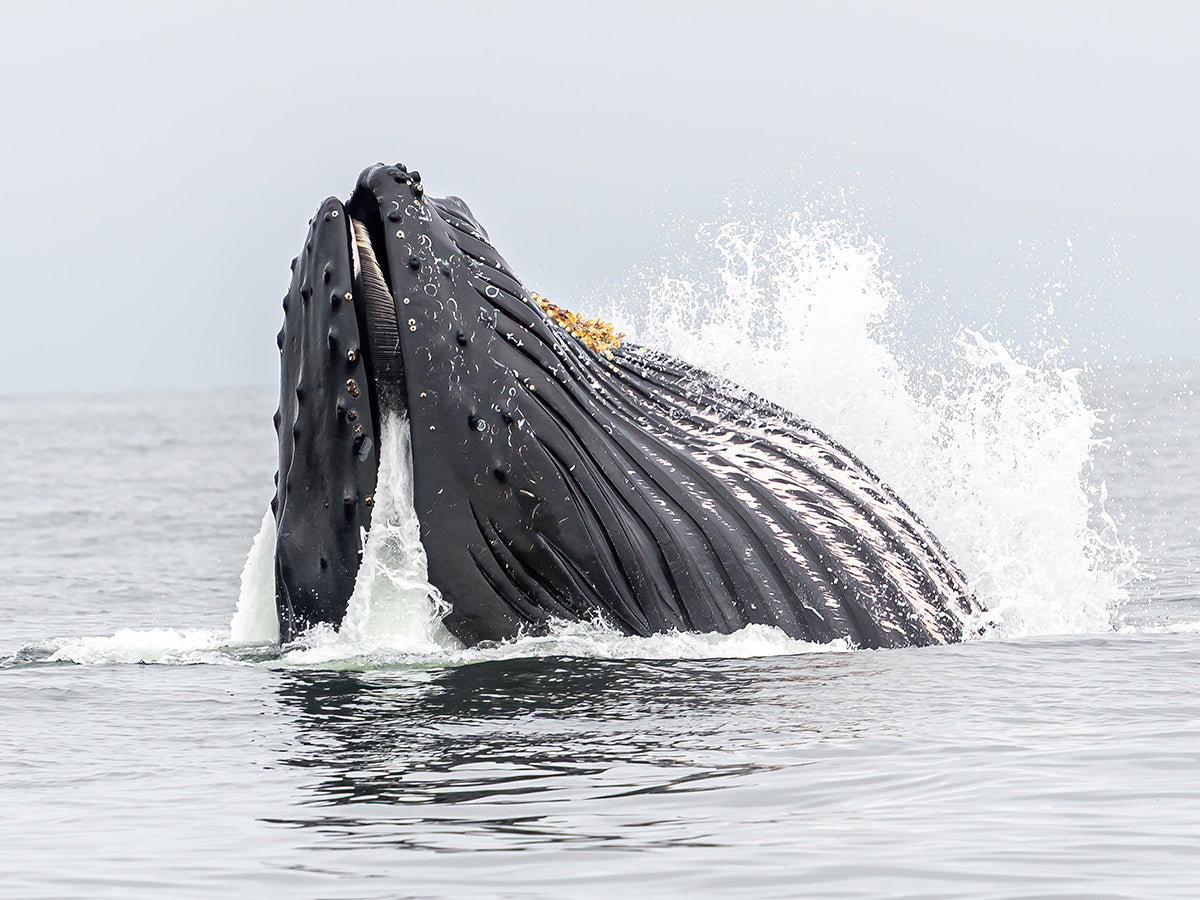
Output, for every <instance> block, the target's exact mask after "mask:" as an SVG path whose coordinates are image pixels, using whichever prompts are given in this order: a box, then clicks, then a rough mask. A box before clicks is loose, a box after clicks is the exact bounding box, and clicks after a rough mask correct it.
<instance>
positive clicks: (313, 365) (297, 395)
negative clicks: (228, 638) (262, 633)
mask: <svg viewBox="0 0 1200 900" xmlns="http://www.w3.org/2000/svg"><path fill="white" fill-rule="evenodd" d="M349 205H350V206H351V207H352V208H353V211H354V213H356V215H351V213H350V212H349V211H348V209H347V207H346V206H343V204H342V203H341V202H339V201H338V200H336V199H334V198H330V199H328V200H326V201H325V203H323V204H322V205H321V207H320V209H318V211H317V214H316V216H314V218H313V220H312V222H311V223H310V229H309V234H308V239H307V240H306V242H305V247H304V250H303V251H302V252H301V254H300V256H298V257H297V258H296V259H295V260H294V261H293V264H292V269H293V274H292V283H291V287H290V288H289V291H288V294H287V296H286V297H285V298H284V304H283V306H284V325H283V328H282V330H281V331H280V332H279V336H278V344H279V351H280V355H281V359H280V403H279V410H278V411H277V413H276V416H275V427H276V431H277V433H278V437H279V471H278V474H277V476H276V479H277V481H276V494H275V498H274V500H273V501H272V504H271V508H272V510H273V512H274V514H275V518H276V523H277V543H276V554H275V584H276V606H277V609H278V612H279V621H280V636H281V639H283V640H285V641H287V640H291V639H293V638H295V637H296V636H297V635H298V634H300V633H301V632H303V631H305V630H306V629H308V628H310V627H311V626H313V625H315V624H318V623H328V624H331V625H335V626H336V625H337V624H339V623H340V622H341V620H342V618H343V617H344V615H345V612H346V607H347V605H348V603H349V599H350V595H351V594H352V593H353V590H354V583H355V580H356V578H357V574H358V568H359V564H360V562H361V556H362V549H363V543H364V540H365V534H366V531H367V530H368V529H369V527H370V518H371V510H372V507H373V505H374V492H375V487H376V479H377V474H378V468H379V437H380V430H381V425H382V421H383V415H384V414H385V413H386V412H389V411H394V412H403V411H404V407H405V397H404V365H403V360H402V357H401V354H400V338H399V331H398V327H397V321H396V306H395V302H394V298H393V295H392V291H391V288H390V286H389V284H388V281H387V277H386V276H385V274H384V273H385V272H386V270H387V260H386V255H385V254H386V244H385V242H384V241H383V240H382V237H381V235H382V232H381V229H382V228H383V218H382V217H381V215H380V214H379V209H378V205H377V204H375V203H373V202H369V201H368V200H367V199H365V198H361V197H360V196H359V195H358V194H356V196H355V197H354V198H352V200H351V203H350V204H349ZM377 248H378V250H377Z"/></svg>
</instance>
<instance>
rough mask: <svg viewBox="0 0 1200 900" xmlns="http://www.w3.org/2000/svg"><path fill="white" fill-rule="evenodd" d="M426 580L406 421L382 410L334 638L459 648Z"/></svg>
mask: <svg viewBox="0 0 1200 900" xmlns="http://www.w3.org/2000/svg"><path fill="white" fill-rule="evenodd" d="M449 609H450V608H449V606H448V605H447V604H446V602H445V601H444V600H442V594H441V592H440V591H439V590H438V589H437V588H436V587H434V586H433V585H432V584H430V583H429V567H428V563H427V561H426V558H425V548H424V547H423V546H422V545H421V526H420V523H419V522H418V520H417V511H416V510H415V509H414V508H413V465H412V438H411V433H410V430H409V426H408V420H407V419H406V418H403V417H401V416H396V415H393V414H390V413H389V414H387V415H386V416H385V417H384V420H383V428H382V429H381V434H380V458H379V477H378V481H377V486H376V490H375V505H374V507H372V512H371V529H370V531H369V532H368V534H367V540H366V544H365V546H364V547H363V556H362V564H361V566H360V567H359V570H358V578H357V580H356V581H355V583H354V593H353V594H352V595H351V596H350V602H349V605H348V607H347V609H346V616H345V618H344V619H343V620H342V625H341V628H340V629H339V630H338V639H339V640H340V641H343V642H347V643H349V644H350V645H352V646H353V647H354V649H355V651H356V652H378V651H382V650H393V651H403V652H428V651H437V650H443V649H452V648H457V647H459V646H460V645H459V642H458V641H457V640H456V639H455V638H454V637H453V636H452V635H451V634H450V632H449V631H447V630H446V627H445V626H444V625H443V624H442V617H443V616H444V615H445V614H446V613H447V612H449Z"/></svg>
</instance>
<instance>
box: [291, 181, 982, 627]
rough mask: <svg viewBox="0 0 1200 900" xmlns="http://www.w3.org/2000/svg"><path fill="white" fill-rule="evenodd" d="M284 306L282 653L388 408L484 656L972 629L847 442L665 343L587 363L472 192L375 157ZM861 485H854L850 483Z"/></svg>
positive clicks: (310, 607) (453, 597)
mask: <svg viewBox="0 0 1200 900" xmlns="http://www.w3.org/2000/svg"><path fill="white" fill-rule="evenodd" d="M352 221H357V222H359V223H361V224H362V226H363V227H364V229H365V231H366V232H367V233H369V238H370V239H369V250H366V251H365V253H366V254H367V255H372V254H373V256H374V258H375V259H376V260H377V262H378V268H379V275H381V276H382V277H379V275H374V274H373V272H374V270H373V269H372V267H371V266H370V265H369V261H368V260H367V259H366V258H365V256H364V251H363V250H360V251H358V252H357V254H356V251H355V249H354V245H355V229H354V227H353V225H352ZM356 257H357V262H356ZM284 309H285V316H284V319H285V321H284V327H283V330H282V332H281V333H280V348H281V354H282V357H281V372H282V376H281V398H280V409H279V414H278V417H277V423H276V424H277V430H278V432H279V445H280V453H279V473H280V474H279V476H278V486H277V494H276V498H275V501H274V503H273V509H274V510H275V514H276V520H277V525H278V543H277V548H276V550H277V552H276V601H277V607H278V611H279V619H280V633H281V636H282V638H283V639H284V640H290V639H291V638H293V637H295V636H296V635H297V634H298V633H300V632H301V631H303V630H304V629H305V628H307V627H309V626H311V625H314V624H316V623H321V622H325V623H330V624H333V625H337V624H339V623H340V621H341V619H342V617H343V615H344V613H345V611H346V605H347V601H348V599H349V596H350V593H351V591H352V589H353V586H354V579H355V575H356V573H357V569H358V565H359V560H360V554H361V537H362V534H363V532H364V531H365V530H366V529H368V528H369V526H370V516H371V503H372V498H373V494H374V491H375V486H376V485H375V481H376V472H377V469H378V464H379V432H380V425H381V421H382V419H381V417H382V416H383V415H384V414H385V413H386V412H388V411H393V412H399V413H404V414H405V415H407V416H408V418H409V421H410V423H411V429H412V449H413V471H414V482H415V487H414V502H415V507H416V511H417V516H418V519H419V521H420V524H421V538H422V543H423V545H424V547H425V549H426V553H427V556H428V559H429V578H430V581H431V582H432V583H433V584H435V585H436V586H437V587H438V588H439V589H440V590H441V591H442V594H443V596H444V597H445V598H446V600H447V601H448V602H449V604H450V607H451V611H450V612H449V614H448V615H447V616H446V618H445V624H446V626H447V627H448V628H449V630H450V631H451V632H452V633H454V634H455V635H456V636H457V637H458V638H460V639H461V640H462V641H464V642H465V643H467V644H475V643H478V642H481V641H494V640H504V639H508V638H512V637H514V636H517V635H519V634H522V633H531V632H538V631H542V630H544V629H545V628H546V627H547V626H548V625H549V624H550V623H551V622H552V621H553V620H554V619H568V620H572V619H580V618H583V619H593V620H600V621H603V622H605V623H607V624H609V625H610V626H612V627H614V628H617V629H619V630H621V631H623V632H626V633H630V634H651V633H655V632H662V631H669V630H672V629H677V630H683V631H686V630H694V631H718V632H731V631H734V630H736V629H738V628H741V627H743V626H745V625H747V624H750V623H763V624H767V625H774V626H777V627H779V628H781V629H783V630H784V631H785V632H787V633H788V634H789V635H791V636H793V637H797V638H801V639H806V640H812V641H829V640H833V639H836V638H847V639H849V640H851V641H853V642H854V643H856V644H857V645H859V646H865V647H886V646H902V645H920V644H930V643H945V642H948V641H955V640H959V639H960V638H961V637H962V634H963V628H964V620H965V619H966V618H967V617H968V616H969V615H970V614H971V613H974V612H977V611H978V605H977V604H976V602H975V601H974V599H973V598H972V597H971V596H970V594H969V592H968V590H967V588H966V585H965V582H964V579H963V577H962V575H961V573H960V572H959V571H958V569H957V568H956V567H955V566H954V564H953V562H952V561H951V560H949V558H948V557H947V556H946V554H945V552H944V551H943V550H942V548H941V547H940V545H939V544H938V542H937V541H936V539H935V538H934V537H933V536H932V535H931V534H929V533H928V531H927V530H926V529H925V528H924V526H923V525H921V523H920V522H919V521H918V520H917V519H916V517H915V516H914V515H913V514H912V513H911V512H910V511H908V509H907V507H905V506H904V505H903V503H902V502H901V501H900V500H899V499H898V498H896V497H895V496H894V495H893V494H892V493H891V492H890V491H889V490H888V489H887V488H886V487H884V486H883V485H881V484H879V482H878V480H877V479H875V477H874V476H873V475H871V473H870V472H869V470H867V468H866V467H865V466H863V465H862V463H860V462H859V461H858V460H857V459H855V458H854V457H853V456H851V455H850V454H849V453H848V451H846V450H845V449H844V448H842V447H840V445H837V444H836V443H835V442H833V441H832V440H830V439H829V438H827V437H826V436H825V435H823V434H821V433H820V432H818V431H817V430H816V429H814V428H812V426H811V425H809V424H808V423H806V422H804V421H803V420H800V419H797V418H796V417H795V416H792V415H791V414H789V413H787V412H785V411H784V410H782V409H780V408H778V407H776V406H774V405H772V404H770V403H768V402H766V401H764V400H762V399H760V398H757V397H754V396H753V395H748V394H746V393H744V392H739V391H736V389H734V388H733V387H732V386H729V385H726V384H724V383H722V382H720V381H719V380H717V379H715V378H713V377H711V376H709V375H707V374H706V373H703V372H701V371H699V370H696V369H694V368H691V367H690V366H688V365H686V364H684V363H681V362H679V361H678V360H674V359H672V358H670V357H667V356H665V355H663V354H660V353H656V352H651V351H647V350H645V349H644V348H640V347H636V346H632V345H629V344H626V345H624V346H622V347H621V348H620V349H618V350H617V351H616V352H615V353H614V354H613V356H612V358H611V359H610V358H607V357H606V356H604V355H601V354H597V353H595V352H593V351H592V350H590V349H589V348H588V347H586V346H585V345H584V344H583V343H582V342H580V341H579V340H577V339H576V338H574V337H572V336H571V335H570V334H568V333H567V332H566V331H564V330H563V329H562V328H561V327H560V326H559V325H558V324H557V323H555V322H553V321H552V320H551V319H549V318H548V317H547V316H546V315H545V314H544V313H543V312H542V310H541V308H540V306H539V305H538V304H537V303H536V302H535V301H534V300H533V299H532V298H531V297H530V294H529V293H528V291H527V290H526V289H525V287H524V286H523V285H522V284H521V282H520V281H519V280H518V279H517V278H516V276H515V275H514V274H513V273H512V271H511V270H510V269H509V267H508V265H507V264H506V263H505V262H504V260H503V259H501V258H500V256H499V255H498V254H497V253H496V251H495V249H494V248H493V247H492V246H491V244H490V243H489V240H488V237H487V235H486V233H485V232H484V230H483V229H482V228H481V227H480V226H479V224H478V223H477V222H476V221H475V219H474V217H473V216H472V215H471V213H470V211H469V210H468V209H467V207H466V205H465V204H463V203H462V201H460V200H458V199H457V198H450V199H446V200H433V199H430V198H428V197H426V196H425V195H424V189H423V186H422V183H421V179H420V176H419V175H418V174H417V173H416V172H408V171H407V170H405V168H404V167H403V166H384V165H378V166H374V167H372V168H370V169H367V170H366V171H365V172H363V173H362V175H361V176H360V177H359V180H358V184H357V186H356V188H355V190H354V193H353V195H352V197H351V198H350V200H349V201H348V202H347V203H345V204H342V203H341V202H339V201H338V200H336V199H332V198H331V199H329V200H326V201H325V202H324V203H323V204H322V205H321V207H320V208H319V209H318V211H317V215H316V216H315V217H314V218H313V220H312V223H311V228H310V230H309V235H308V240H307V241H306V243H305V248H304V250H303V252H302V253H301V255H300V256H299V257H298V258H297V260H296V261H295V262H294V263H293V278H292V284H291V288H290V289H289V291H288V295H287V298H286V299H285V301H284ZM730 434H732V435H733V437H732V438H730V437H729V435H730ZM776 437H779V438H780V440H781V441H782V440H784V439H785V438H786V440H788V441H792V443H791V444H788V445H787V446H783V445H782V444H780V445H779V446H777V445H776V444H775V443H773V441H774V440H775V438H776ZM718 439H719V440H722V441H726V442H728V441H730V440H732V441H734V443H736V444H737V447H739V448H750V449H752V450H754V452H755V453H763V454H766V455H767V456H768V457H769V459H770V464H771V465H772V466H774V467H776V469H778V470H781V471H786V472H794V473H795V474H796V478H797V479H798V484H799V485H800V486H798V487H796V488H795V490H793V491H792V492H791V493H790V494H789V497H790V502H784V501H783V500H781V499H780V497H779V496H778V492H777V491H772V490H771V489H769V488H768V487H766V486H765V485H764V483H762V482H760V481H759V480H758V479H756V477H755V469H754V468H753V466H754V465H758V463H754V464H753V465H751V466H750V467H749V468H747V467H746V466H743V467H742V469H741V470H738V471H730V470H729V468H728V466H725V465H724V462H723V460H722V458H721V451H720V448H719V447H718V448H717V449H714V443H713V442H714V441H717V440H718ZM796 441H800V442H803V445H804V446H806V447H813V448H817V449H819V450H821V455H820V456H819V460H820V461H819V462H817V463H814V462H813V459H810V458H801V456H798V455H796V454H795V453H793V452H791V451H789V450H788V447H794V446H796V444H795V442H796ZM848 471H852V474H853V476H854V478H856V479H858V481H857V482H856V483H859V482H861V483H862V484H863V485H866V487H865V488H864V489H863V492H862V493H861V494H857V495H855V496H850V495H849V494H848V493H847V491H846V490H845V489H844V487H840V486H839V483H837V479H838V478H843V479H844V478H845V477H846V473H847V472H848ZM864 498H865V499H864ZM850 507H853V510H854V512H853V515H850V516H849V517H848V516H847V514H845V510H846V509H848V508H850ZM798 508H799V509H802V510H803V511H804V512H803V513H797V509H798ZM839 509H841V510H842V512H839ZM884 513H887V515H884ZM888 516H891V517H892V518H891V519H889V518H888ZM899 520H902V521H900V524H899V525H897V524H896V522H897V521H899ZM884 556H887V557H888V558H889V559H892V558H893V557H896V558H902V562H901V563H900V564H899V565H900V568H899V569H897V568H896V566H897V565H898V564H896V563H894V562H893V563H885V561H884V559H883V557H884ZM889 565H891V568H889ZM897 572H899V573H900V574H899V576H898V575H897Z"/></svg>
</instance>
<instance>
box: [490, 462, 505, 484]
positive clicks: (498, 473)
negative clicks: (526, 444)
mask: <svg viewBox="0 0 1200 900" xmlns="http://www.w3.org/2000/svg"><path fill="white" fill-rule="evenodd" d="M492 474H493V475H494V476H495V477H496V480H497V481H499V482H500V483H501V484H503V483H504V482H505V481H506V480H507V479H508V473H507V472H505V471H504V470H503V469H502V468H500V467H499V466H497V467H496V468H494V469H492Z"/></svg>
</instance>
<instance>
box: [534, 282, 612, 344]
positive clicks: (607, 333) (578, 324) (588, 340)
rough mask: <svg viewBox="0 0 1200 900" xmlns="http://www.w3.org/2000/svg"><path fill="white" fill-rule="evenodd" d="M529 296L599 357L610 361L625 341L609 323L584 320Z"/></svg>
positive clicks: (535, 295) (540, 296)
mask: <svg viewBox="0 0 1200 900" xmlns="http://www.w3.org/2000/svg"><path fill="white" fill-rule="evenodd" d="M530 296H531V297H533V299H534V300H536V301H537V303H538V305H539V306H540V307H541V308H542V309H543V310H544V311H545V313H546V315H548V316H549V317H550V318H552V319H553V320H554V321H555V322H557V323H558V324H559V325H561V326H562V327H563V328H565V329H566V330H567V331H568V332H569V333H570V334H572V335H574V336H575V337H577V338H579V340H581V341H583V343H585V344H586V345H587V346H588V348H589V349H591V350H592V351H593V352H595V353H598V354H600V355H601V356H605V357H608V358H609V359H612V354H613V351H614V350H616V349H617V348H618V347H620V346H621V341H622V340H624V339H625V335H624V334H617V332H616V329H614V328H613V326H612V323H611V322H605V321H604V320H603V319H587V318H584V317H583V316H581V315H580V314H579V313H576V312H571V311H570V310H569V309H564V308H563V307H561V306H557V305H556V304H554V303H551V302H550V301H549V300H547V299H546V298H545V297H543V296H542V295H541V294H538V293H534V292H530Z"/></svg>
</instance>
